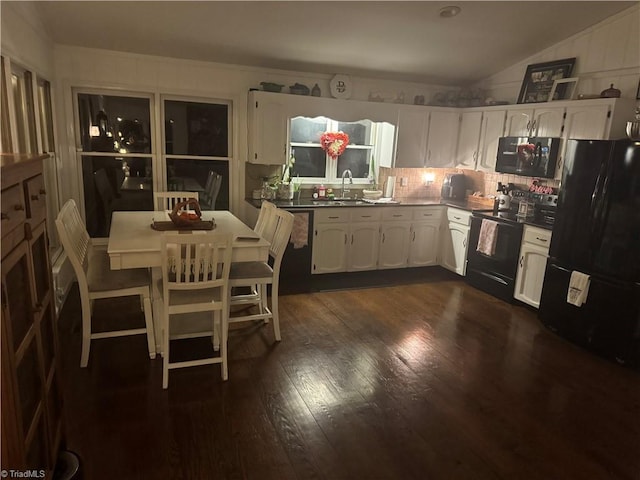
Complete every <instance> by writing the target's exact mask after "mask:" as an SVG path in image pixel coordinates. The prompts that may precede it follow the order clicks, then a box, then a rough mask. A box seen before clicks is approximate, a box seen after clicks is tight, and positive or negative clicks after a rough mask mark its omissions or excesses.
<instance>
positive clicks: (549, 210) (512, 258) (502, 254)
mask: <svg viewBox="0 0 640 480" xmlns="http://www.w3.org/2000/svg"><path fill="white" fill-rule="evenodd" d="M516 192H518V193H517V194H516V195H514V198H513V199H512V201H511V203H510V208H509V209H508V210H498V211H493V212H473V216H472V217H471V231H470V233H469V250H468V253H467V274H466V281H467V283H469V284H470V285H472V286H474V287H476V288H478V289H480V290H482V291H485V292H487V293H489V294H491V295H493V296H495V297H498V298H500V299H502V300H504V301H506V302H513V292H514V288H515V278H516V272H517V269H518V258H519V256H520V244H521V242H522V231H523V225H525V224H526V225H534V226H539V227H543V228H547V229H551V228H552V227H553V222H554V219H555V205H556V204H557V201H558V197H557V196H556V195H542V194H537V193H532V192H524V191H519V190H518V191H516ZM523 202H524V203H523ZM483 219H487V220H493V221H494V222H496V223H497V225H496V242H495V249H494V252H493V253H492V254H491V255H487V254H486V253H483V252H481V251H478V241H479V238H480V230H481V229H482V221H483Z"/></svg>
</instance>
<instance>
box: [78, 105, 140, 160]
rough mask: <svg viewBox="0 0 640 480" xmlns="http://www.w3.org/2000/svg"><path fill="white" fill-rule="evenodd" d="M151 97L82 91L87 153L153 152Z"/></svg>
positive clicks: (83, 139) (82, 130)
mask: <svg viewBox="0 0 640 480" xmlns="http://www.w3.org/2000/svg"><path fill="white" fill-rule="evenodd" d="M149 110H150V109H149V99H148V98H135V97H117V96H112V95H92V94H87V93H80V94H78V113H79V117H80V137H81V142H82V151H83V152H115V153H151V141H150V138H151V134H150V131H151V130H150V113H149Z"/></svg>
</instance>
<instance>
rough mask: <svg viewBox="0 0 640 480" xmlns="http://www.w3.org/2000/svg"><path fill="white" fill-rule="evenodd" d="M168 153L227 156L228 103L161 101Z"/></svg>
mask: <svg viewBox="0 0 640 480" xmlns="http://www.w3.org/2000/svg"><path fill="white" fill-rule="evenodd" d="M164 115H165V119H166V120H165V139H166V144H165V148H166V153H167V154H168V155H198V156H205V157H227V156H229V145H228V143H229V120H228V119H229V106H228V105H225V104H217V103H195V102H182V101H175V100H166V101H165V102H164Z"/></svg>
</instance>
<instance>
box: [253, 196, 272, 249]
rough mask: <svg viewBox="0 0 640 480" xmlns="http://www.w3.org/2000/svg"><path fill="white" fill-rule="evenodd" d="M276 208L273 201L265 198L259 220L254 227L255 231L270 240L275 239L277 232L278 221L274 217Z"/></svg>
mask: <svg viewBox="0 0 640 480" xmlns="http://www.w3.org/2000/svg"><path fill="white" fill-rule="evenodd" d="M276 208H277V207H276V206H275V205H274V204H273V203H271V202H268V201H266V200H263V201H262V205H261V206H260V213H259V214H258V220H256V224H255V226H254V227H253V231H254V232H256V233H257V234H258V235H260V236H261V237H262V238H264V239H265V240H267V241H268V242H270V241H271V240H273V234H274V233H275V227H276V222H275V221H274V218H275V213H276Z"/></svg>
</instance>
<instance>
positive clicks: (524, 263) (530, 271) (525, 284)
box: [513, 225, 551, 308]
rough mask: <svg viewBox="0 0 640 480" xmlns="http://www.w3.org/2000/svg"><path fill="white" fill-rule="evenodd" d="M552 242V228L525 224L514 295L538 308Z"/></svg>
mask: <svg viewBox="0 0 640 480" xmlns="http://www.w3.org/2000/svg"><path fill="white" fill-rule="evenodd" d="M550 243H551V231H550V230H545V229H543V228H538V227H533V226H530V225H525V226H524V231H523V235H522V245H521V247H520V258H519V260H518V271H517V273H516V284H515V290H514V295H513V296H514V297H515V298H516V299H517V300H520V301H521V302H524V303H526V304H529V305H531V306H533V307H536V308H538V307H539V306H540V296H541V295H542V284H543V281H544V274H545V270H546V268H547V257H548V256H549V244H550Z"/></svg>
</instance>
